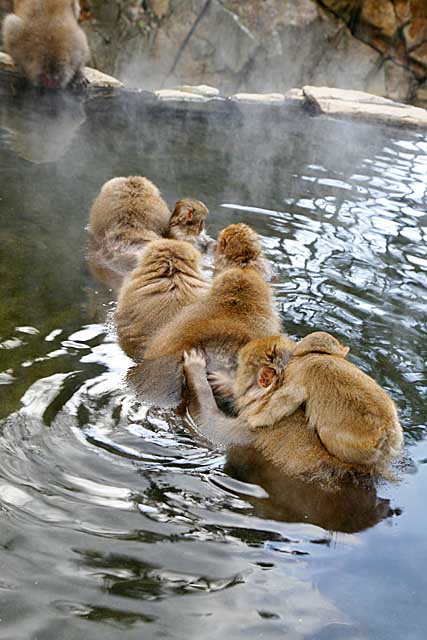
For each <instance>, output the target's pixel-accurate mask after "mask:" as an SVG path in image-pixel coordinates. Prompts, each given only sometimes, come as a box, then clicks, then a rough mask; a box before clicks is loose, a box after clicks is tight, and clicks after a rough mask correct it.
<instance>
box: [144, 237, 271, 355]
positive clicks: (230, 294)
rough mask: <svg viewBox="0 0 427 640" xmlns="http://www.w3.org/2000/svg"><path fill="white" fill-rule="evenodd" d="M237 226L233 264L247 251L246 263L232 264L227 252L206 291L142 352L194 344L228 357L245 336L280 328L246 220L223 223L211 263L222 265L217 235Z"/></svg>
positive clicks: (178, 351) (177, 351)
mask: <svg viewBox="0 0 427 640" xmlns="http://www.w3.org/2000/svg"><path fill="white" fill-rule="evenodd" d="M236 226H237V227H239V229H238V232H239V252H238V259H237V264H238V265H241V264H242V256H243V255H244V254H245V252H246V254H247V260H246V263H247V266H245V268H243V267H242V266H236V267H233V266H231V265H232V264H233V261H232V257H231V256H228V259H227V266H226V267H225V270H224V271H223V272H222V273H220V274H219V275H216V276H215V278H214V281H213V284H212V288H211V289H210V291H209V292H208V293H206V294H205V295H204V296H202V297H201V298H200V299H199V300H198V301H197V302H195V303H194V304H192V305H189V306H187V307H185V308H184V309H183V310H182V311H181V312H180V313H179V314H178V315H177V316H176V317H175V318H174V319H173V320H171V322H169V323H168V324H167V325H165V326H164V327H163V328H162V329H160V331H159V332H157V333H156V334H155V335H154V337H153V340H152V341H150V343H149V345H148V347H147V351H146V353H145V358H147V359H150V360H153V359H156V358H159V357H160V356H166V355H175V356H178V357H180V356H181V355H182V352H183V351H185V350H188V349H191V348H192V347H196V346H199V347H204V348H205V349H206V348H207V349H209V350H210V351H212V350H213V351H220V352H221V351H223V352H225V353H226V358H227V359H228V360H230V359H232V358H234V357H235V356H236V354H237V351H238V349H239V348H240V347H241V346H243V345H244V344H246V343H247V342H249V341H250V340H253V339H254V338H257V337H261V336H266V335H271V334H272V333H277V332H278V331H279V330H280V321H279V319H278V316H277V315H276V313H275V311H274V309H273V306H272V295H271V289H270V287H269V285H268V284H267V283H266V282H265V280H264V278H263V277H262V276H261V274H260V273H259V269H258V259H259V254H260V251H261V249H260V246H259V240H258V237H257V236H256V234H255V240H256V243H255V244H256V245H257V250H256V251H255V252H254V250H253V245H254V232H253V231H252V229H250V228H249V227H247V226H246V225H231V227H227V228H226V229H225V230H224V231H223V232H222V233H221V234H220V237H219V240H218V247H217V254H216V264H218V262H219V263H220V264H221V266H224V265H225V260H224V257H223V254H222V246H223V244H222V237H223V236H224V235H228V236H229V237H230V238H231V237H232V236H233V233H234V227H236ZM243 228H244V229H243ZM243 230H244V231H245V233H243V232H242V231H243ZM227 247H228V245H226V246H225V250H227ZM258 251H259V253H258ZM254 256H255V257H254ZM216 270H218V269H217V268H216Z"/></svg>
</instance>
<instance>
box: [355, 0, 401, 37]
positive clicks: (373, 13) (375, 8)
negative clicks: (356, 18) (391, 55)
mask: <svg viewBox="0 0 427 640" xmlns="http://www.w3.org/2000/svg"><path fill="white" fill-rule="evenodd" d="M361 21H362V22H366V23H367V24H368V25H370V26H372V27H374V28H375V29H376V30H378V32H380V33H381V34H383V35H384V36H386V37H387V38H392V37H393V35H394V34H395V32H396V29H397V26H398V25H397V18H396V14H395V12H394V8H393V4H392V2H391V0H364V2H363V3H362V13H361Z"/></svg>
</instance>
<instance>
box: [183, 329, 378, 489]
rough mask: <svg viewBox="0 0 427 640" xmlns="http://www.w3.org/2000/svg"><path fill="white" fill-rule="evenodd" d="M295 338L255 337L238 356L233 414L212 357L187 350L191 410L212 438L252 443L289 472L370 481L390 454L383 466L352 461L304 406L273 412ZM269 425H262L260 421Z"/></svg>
mask: <svg viewBox="0 0 427 640" xmlns="http://www.w3.org/2000/svg"><path fill="white" fill-rule="evenodd" d="M294 349H295V344H294V343H293V342H292V341H291V340H289V339H288V338H286V337H284V336H270V337H268V338H264V339H259V340H254V341H252V342H250V343H248V344H247V345H246V346H245V347H243V348H242V349H241V350H240V352H239V356H238V367H237V375H236V380H235V383H234V386H233V392H234V397H235V402H236V405H237V408H238V411H239V413H238V416H237V417H236V418H229V417H227V416H225V415H224V414H223V413H222V412H221V411H220V410H219V409H218V407H217V405H216V403H215V399H214V396H213V393H212V390H211V387H210V386H209V383H208V379H207V374H206V363H205V359H204V357H203V355H202V354H201V352H200V351H196V350H192V351H191V352H190V353H186V354H185V355H184V372H185V376H186V380H187V386H188V389H189V393H190V405H189V409H190V413H191V415H192V416H193V417H194V418H195V420H196V422H197V424H198V425H199V426H200V428H201V432H202V435H205V436H206V437H207V438H208V439H209V440H210V441H212V442H214V443H217V444H223V445H226V446H232V445H244V446H251V447H253V448H255V449H256V450H258V451H260V452H261V453H262V454H263V455H264V457H265V458H266V459H267V460H268V461H270V462H271V463H273V464H274V465H276V466H277V467H278V469H280V470H281V471H282V472H283V473H285V474H287V475H288V476H293V477H297V478H301V479H303V480H308V481H312V482H313V481H319V482H322V483H324V484H325V485H327V486H339V485H340V484H341V483H343V482H348V481H351V482H366V481H367V480H368V479H369V478H372V477H373V476H375V475H377V474H378V473H380V472H384V473H385V472H386V465H387V463H388V462H389V458H388V456H386V457H385V459H384V460H383V461H382V462H383V463H384V464H383V465H382V466H381V465H380V464H379V461H378V460H376V461H375V462H374V463H372V460H371V456H370V455H368V456H367V459H366V460H365V461H363V462H362V460H359V462H358V463H349V462H347V461H345V460H342V459H340V458H339V457H337V456H334V455H332V454H331V453H330V452H329V451H328V450H327V449H326V447H325V446H324V445H323V443H322V441H321V440H320V438H319V435H318V434H317V432H316V430H315V429H313V428H311V427H310V426H309V424H308V420H307V418H306V416H305V413H304V411H303V409H302V408H301V407H298V408H296V410H295V411H294V412H293V413H292V414H291V415H286V416H283V415H282V416H279V417H277V418H276V417H271V416H272V412H271V408H272V407H273V406H275V405H280V402H281V391H282V387H283V383H284V380H285V376H286V375H287V373H288V372H287V368H288V367H289V368H290V361H291V357H293V352H294ZM260 424H262V425H263V426H262V427H260V426H259V425H260Z"/></svg>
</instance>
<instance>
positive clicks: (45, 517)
mask: <svg viewBox="0 0 427 640" xmlns="http://www.w3.org/2000/svg"><path fill="white" fill-rule="evenodd" d="M133 100H134V99H133V98H132V96H129V97H128V99H127V100H122V101H115V100H113V99H110V100H109V101H108V108H107V107H105V108H104V107H103V102H102V100H101V101H94V102H92V103H90V104H86V105H85V118H86V119H83V120H82V122H81V123H80V121H79V122H78V123H77V126H75V127H74V128H73V133H72V135H69V136H67V145H66V146H65V147H64V149H63V153H62V155H59V156H57V157H55V161H53V159H52V158H51V157H50V155H49V154H48V155H47V156H45V157H43V156H42V157H41V156H40V154H38V155H37V156H36V157H34V155H33V151H32V149H33V146H32V145H31V144H30V145H27V146H25V144H24V145H23V142H25V140H26V139H27V138H26V134H25V132H23V131H22V127H21V129H19V126H20V125H19V122H20V119H19V117H18V115H17V113H16V112H15V113H14V115H13V122H12V121H11V120H12V116H11V112H10V113H8V111H9V110H10V109H11V108H12V107H11V106H10V105H7V104H6V103H4V104H2V106H1V108H0V113H1V118H2V119H1V122H2V123H3V124H2V129H1V130H0V150H1V154H0V180H1V184H2V188H1V195H0V198H1V199H0V216H1V263H0V270H1V278H0V297H1V300H2V304H1V306H0V395H1V399H2V402H1V405H0V417H1V423H0V461H1V464H0V513H1V516H2V527H1V528H0V566H1V567H2V571H1V574H0V603H1V606H0V619H1V621H0V638H5V639H6V638H7V639H9V638H12V637H13V638H14V640H24V639H25V640H27V638H29V637H30V638H43V640H49V639H52V640H53V639H55V640H56V639H57V638H67V639H68V638H70V639H71V638H72V639H73V640H74V638H76V639H77V638H82V637H84V638H87V639H89V640H92V639H94V640H95V639H98V638H102V639H103V640H106V639H107V640H110V639H111V640H113V639H116V638H117V636H118V634H122V635H123V637H125V638H126V639H130V640H133V639H134V638H135V639H136V638H138V639H139V638H141V637H142V636H144V637H150V638H151V637H153V638H157V637H159V638H160V637H163V638H164V637H167V638H184V637H187V636H189V637H204V638H208V639H210V638H212V639H213V638H218V637H224V638H231V639H234V638H240V637H243V636H244V637H245V638H248V637H249V638H257V637H260V636H261V635H262V636H263V637H272V638H275V637H279V636H280V635H286V636H287V637H289V638H292V639H293V638H295V639H298V640H299V639H300V638H301V639H302V638H308V639H310V640H319V639H323V638H328V640H330V639H332V638H333V639H341V638H342V639H343V638H346V640H347V639H350V640H361V639H366V640H371V639H372V638H375V639H381V640H382V639H384V640H386V639H387V640H390V639H393V640H394V639H396V640H397V639H399V640H400V638H402V637H410V638H414V639H418V638H420V639H421V638H424V635H425V624H426V614H425V610H424V609H425V607H424V606H423V599H422V597H421V594H423V593H424V592H425V589H426V586H427V585H426V578H425V575H424V574H423V571H422V564H421V563H422V560H423V558H424V557H425V553H426V542H425V528H426V525H427V521H426V515H425V506H424V502H425V501H424V495H425V491H426V489H427V487H426V484H427V476H426V464H425V462H426V460H427V445H426V442H425V434H426V428H427V413H426V408H425V407H426V395H427V384H426V375H425V361H426V358H427V341H426V332H427V327H426V311H427V303H426V289H427V275H426V267H427V253H426V234H427V214H426V204H427V202H426V192H425V185H426V177H427V142H426V139H425V137H424V136H422V135H418V134H415V135H411V134H407V133H405V132H402V131H395V130H392V129H387V130H382V129H379V128H373V127H368V126H364V125H351V126H350V125H349V124H346V123H342V122H341V123H339V122H332V121H327V120H324V119H323V118H319V119H307V118H305V119H302V120H300V119H297V118H296V119H283V118H281V117H279V115H278V112H273V111H270V112H269V115H268V117H266V114H265V113H264V114H259V115H256V112H251V113H252V115H251V116H248V117H246V116H245V115H243V113H244V112H235V111H233V112H230V113H228V114H227V115H226V116H224V115H221V113H220V111H215V110H214V111H213V112H212V113H211V114H210V115H204V116H202V115H201V114H200V113H199V112H197V111H185V112H184V111H180V110H174V109H173V108H171V107H162V109H158V108H156V109H152V108H150V106H147V107H145V108H141V107H139V106H137V104H136V102H135V101H133ZM22 115H24V114H22ZM38 117H42V116H41V115H39V116H38ZM7 118H9V120H8V127H7V128H6V126H5V125H4V123H5V122H6V119H7ZM24 120H25V119H23V120H21V122H22V121H24ZM77 120H78V119H76V122H77ZM73 122H74V120H73ZM43 126H44V125H43ZM43 130H46V132H47V133H46V135H47V136H48V135H49V127H48V126H46V127H44V128H43ZM67 130H69V129H68V121H67ZM11 131H14V132H15V134H16V132H17V131H18V132H19V133H20V134H21V135H20V138H19V139H20V143H19V144H16V139H17V138H16V135H15V136H13V135H11ZM55 135H56V136H57V135H58V134H57V133H55ZM47 148H49V149H50V148H51V147H49V145H47ZM135 173H136V174H143V175H146V176H147V177H149V178H150V179H152V180H153V181H154V182H155V183H156V184H157V185H158V186H159V188H160V189H161V190H162V192H163V194H164V196H165V197H166V199H167V200H168V202H169V204H171V205H172V204H173V203H174V201H175V200H177V199H178V198H181V197H185V196H189V195H190V196H194V197H197V198H200V199H202V200H204V201H205V202H206V203H207V205H208V207H209V209H210V216H209V218H208V229H207V230H208V232H209V233H210V234H211V235H216V234H217V233H218V231H219V230H220V229H221V228H223V227H224V226H226V225H227V224H229V223H231V222H237V221H243V222H246V223H248V224H250V225H252V226H253V227H254V229H255V230H256V231H257V232H258V233H259V234H260V235H261V237H262V241H263V246H264V249H265V252H266V254H267V256H268V257H269V258H270V259H271V260H272V261H273V263H274V267H275V274H274V277H273V287H274V291H275V295H276V300H277V305H278V307H279V309H280V311H281V314H282V318H283V326H284V329H285V330H286V331H287V332H288V333H289V334H290V335H292V336H297V337H300V336H303V335H305V334H307V333H308V332H310V331H312V330H314V329H323V330H327V331H330V332H332V333H334V334H335V335H336V336H337V337H338V338H340V339H341V340H342V341H343V342H344V343H345V344H348V345H349V346H350V347H351V352H350V357H351V359H352V360H353V362H355V363H356V364H358V365H359V366H360V367H361V368H362V369H363V370H364V371H366V372H367V373H369V374H370V375H372V376H373V377H375V379H376V380H378V382H379V383H380V384H382V385H383V386H384V387H385V388H386V389H387V390H388V391H389V392H390V394H391V395H392V397H393V398H394V400H395V401H396V402H397V404H398V407H399V412H400V416H401V420H402V424H403V427H404V429H405V438H406V443H407V460H406V462H405V464H402V466H401V469H400V471H399V475H400V478H401V480H400V482H399V483H396V484H394V485H393V484H392V485H384V486H381V487H379V488H378V492H377V494H376V495H375V494H368V495H363V496H361V495H360V494H350V493H347V494H346V495H345V496H343V499H342V501H341V502H339V500H337V501H334V500H332V499H331V498H330V497H328V496H326V497H325V495H324V493H322V492H321V491H319V489H318V488H315V489H314V490H313V491H312V492H311V493H310V492H304V490H303V488H302V487H300V486H298V484H297V483H287V484H284V485H283V486H280V487H274V486H271V484H269V479H268V477H265V476H264V475H263V474H262V472H261V470H260V469H259V468H258V466H257V465H258V461H257V460H253V459H248V460H242V459H241V458H239V457H233V456H226V455H224V453H223V452H219V451H212V450H209V449H208V448H207V447H205V446H204V445H203V444H202V443H200V442H199V441H198V440H197V439H196V437H195V436H194V435H193V434H191V433H190V431H189V429H188V426H187V425H186V424H185V423H184V422H183V421H182V420H181V418H178V417H177V416H175V415H174V414H173V413H172V412H167V411H160V410H156V409H153V408H150V407H148V406H146V405H145V404H144V402H143V400H142V399H138V398H136V397H135V396H134V395H133V394H132V392H131V391H130V390H129V389H128V388H127V387H126V385H125V382H124V378H125V375H126V371H127V368H128V366H129V365H130V364H131V361H130V360H129V359H128V358H127V357H126V356H124V354H123V353H122V352H121V351H120V349H119V347H118V345H117V344H116V340H115V336H114V332H113V330H112V327H111V321H110V316H111V312H112V311H113V309H114V305H115V298H114V294H113V293H112V292H111V291H109V290H108V289H106V288H103V287H102V286H101V285H100V284H98V283H97V282H95V281H94V280H93V279H92V278H91V276H90V275H89V273H88V270H87V267H86V264H85V259H84V258H85V242H86V231H85V225H86V224H87V216H88V210H89V207H90V204H91V201H92V199H93V198H94V197H95V195H96V194H97V192H98V190H99V188H100V186H101V184H102V183H103V182H104V181H105V180H107V179H109V178H111V177H112V176H114V175H130V174H135ZM267 494H268V496H269V497H267Z"/></svg>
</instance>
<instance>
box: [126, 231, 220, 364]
mask: <svg viewBox="0 0 427 640" xmlns="http://www.w3.org/2000/svg"><path fill="white" fill-rule="evenodd" d="M200 262H201V255H200V252H199V251H198V250H197V249H196V248H195V247H193V246H192V245H191V244H190V243H188V242H185V241H179V240H156V241H154V242H150V243H149V245H148V247H147V248H146V250H145V252H144V254H143V256H142V258H141V259H140V262H139V263H138V266H137V267H136V268H135V269H134V270H133V271H132V272H131V273H130V274H129V275H128V276H127V277H126V278H125V280H124V282H123V286H122V288H121V289H120V295H119V300H118V305H117V311H116V312H115V314H114V321H115V325H116V328H117V334H118V338H119V343H120V346H121V348H122V349H123V351H125V353H126V354H127V355H128V356H129V357H131V358H133V359H134V360H136V361H138V360H140V359H141V357H142V355H143V351H144V348H145V345H146V342H147V340H148V338H149V337H150V336H151V335H152V334H153V333H154V332H155V331H156V330H157V329H158V328H159V326H160V325H163V324H165V323H166V322H168V321H169V320H171V319H172V318H173V317H174V316H175V315H176V314H177V313H178V311H180V310H181V309H182V308H183V307H184V306H186V305H188V304H191V303H192V302H195V301H196V300H197V299H198V298H199V297H200V296H201V295H202V294H203V293H205V292H206V291H207V289H208V287H209V282H208V280H207V279H206V278H205V277H204V276H203V275H202V273H201V271H200Z"/></svg>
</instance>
